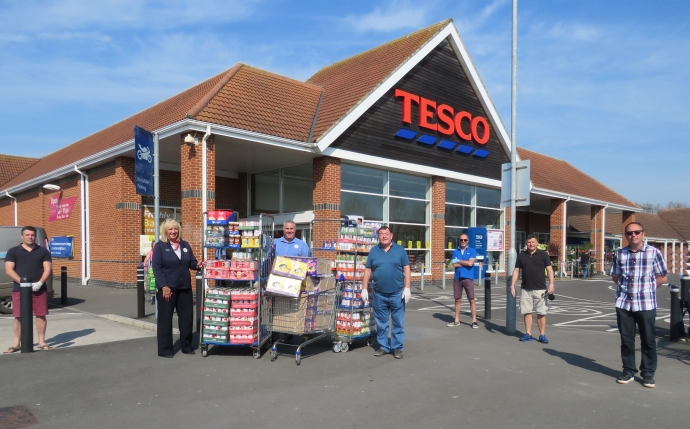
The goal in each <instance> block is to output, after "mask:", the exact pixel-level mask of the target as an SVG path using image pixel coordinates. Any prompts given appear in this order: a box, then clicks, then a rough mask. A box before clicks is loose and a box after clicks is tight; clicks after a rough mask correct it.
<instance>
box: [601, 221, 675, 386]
mask: <svg viewBox="0 0 690 429" xmlns="http://www.w3.org/2000/svg"><path fill="white" fill-rule="evenodd" d="M625 237H626V238H627V239H628V245H627V246H626V247H624V248H622V249H619V250H618V251H617V252H616V257H615V258H614V260H613V266H612V267H611V278H612V279H613V282H614V283H615V284H616V320H617V321H618V332H619V333H620V336H621V359H622V361H623V374H621V375H620V376H619V377H618V378H617V379H616V382H618V383H619V384H627V383H628V382H630V380H632V379H633V378H634V377H635V374H636V373H637V368H636V365H635V326H637V329H638V331H639V332H640V344H641V349H642V363H641V364H640V375H641V376H642V385H643V386H644V387H654V386H655V381H654V374H655V373H656V363H657V357H656V326H655V322H656V307H657V302H656V289H657V288H658V287H659V286H661V285H662V284H664V283H665V282H666V281H667V280H668V269H667V268H666V263H665V262H664V258H663V256H661V252H660V251H659V249H657V248H655V247H652V246H650V245H648V244H646V243H645V242H644V227H643V226H642V224H641V223H639V222H631V223H629V224H628V225H627V226H626V227H625Z"/></svg>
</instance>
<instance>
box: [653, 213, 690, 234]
mask: <svg viewBox="0 0 690 429" xmlns="http://www.w3.org/2000/svg"><path fill="white" fill-rule="evenodd" d="M659 217H660V218H662V219H663V220H664V221H665V222H666V223H667V224H669V225H670V226H671V228H673V229H674V230H675V231H676V232H677V233H678V234H679V235H680V236H681V237H683V239H684V240H686V241H690V208H680V209H664V210H659Z"/></svg>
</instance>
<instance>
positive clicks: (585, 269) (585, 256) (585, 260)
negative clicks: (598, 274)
mask: <svg viewBox="0 0 690 429" xmlns="http://www.w3.org/2000/svg"><path fill="white" fill-rule="evenodd" d="M580 269H581V270H582V278H583V279H586V278H587V276H588V274H589V252H588V251H586V250H583V251H582V255H581V256H580Z"/></svg>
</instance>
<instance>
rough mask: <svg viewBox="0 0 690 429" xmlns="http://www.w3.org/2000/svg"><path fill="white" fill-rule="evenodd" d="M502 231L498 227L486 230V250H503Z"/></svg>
mask: <svg viewBox="0 0 690 429" xmlns="http://www.w3.org/2000/svg"><path fill="white" fill-rule="evenodd" d="M503 244H504V242H503V231H502V230H500V229H487V230H486V250H488V251H489V252H502V251H503Z"/></svg>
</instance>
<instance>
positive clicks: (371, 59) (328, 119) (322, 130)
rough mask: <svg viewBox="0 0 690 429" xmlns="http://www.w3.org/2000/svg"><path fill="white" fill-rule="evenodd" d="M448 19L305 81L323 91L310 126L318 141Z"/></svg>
mask: <svg viewBox="0 0 690 429" xmlns="http://www.w3.org/2000/svg"><path fill="white" fill-rule="evenodd" d="M450 22H451V20H450V19H447V20H445V21H442V22H439V23H438V24H435V25H432V26H430V27H427V28H424V29H422V30H419V31H416V32H414V33H412V34H409V35H407V36H404V37H401V38H399V39H396V40H393V41H392V42H388V43H386V44H384V45H381V46H378V47H376V48H373V49H370V50H368V51H366V52H362V53H361V54H358V55H355V56H353V57H350V58H347V59H345V60H343V61H340V62H337V63H335V64H332V65H330V66H328V67H324V68H323V69H321V70H319V71H318V72H316V74H314V75H313V76H312V77H310V78H309V79H308V80H307V82H308V83H312V84H315V85H320V86H323V87H324V89H325V94H324V97H323V101H322V102H321V107H320V109H319V116H318V120H317V121H316V127H315V128H314V137H315V138H314V140H315V141H318V140H319V139H320V138H321V137H323V136H324V135H325V134H326V132H327V131H328V130H330V129H331V128H332V127H333V126H334V125H336V124H337V123H338V122H339V121H340V120H341V119H342V118H344V117H345V116H346V115H347V114H348V112H350V111H351V110H352V109H354V108H355V107H357V105H358V104H359V103H360V102H361V101H362V100H364V99H365V98H366V97H367V95H369V94H370V93H371V92H372V91H373V90H374V89H376V87H378V86H379V85H380V84H381V83H382V82H383V81H384V80H385V79H386V78H387V77H388V76H390V75H391V74H392V73H393V72H395V70H397V69H398V68H399V67H400V66H401V65H402V64H404V63H405V61H406V60H408V59H409V58H410V57H412V56H413V55H414V54H415V53H416V52H417V51H418V50H419V49H420V48H421V47H422V46H424V44H425V43H426V42H428V41H429V40H430V39H431V38H433V37H434V36H435V35H436V34H438V32H439V31H441V30H442V29H443V28H444V27H445V26H446V25H448V24H449V23H450Z"/></svg>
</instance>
